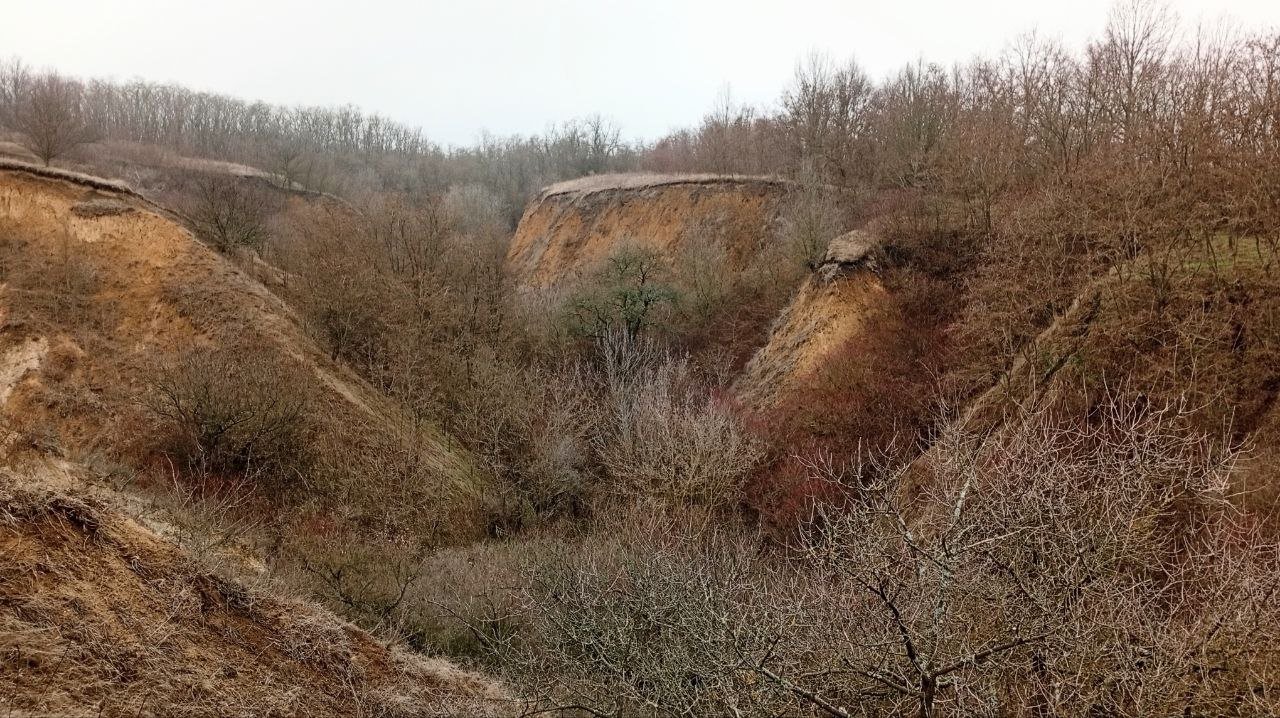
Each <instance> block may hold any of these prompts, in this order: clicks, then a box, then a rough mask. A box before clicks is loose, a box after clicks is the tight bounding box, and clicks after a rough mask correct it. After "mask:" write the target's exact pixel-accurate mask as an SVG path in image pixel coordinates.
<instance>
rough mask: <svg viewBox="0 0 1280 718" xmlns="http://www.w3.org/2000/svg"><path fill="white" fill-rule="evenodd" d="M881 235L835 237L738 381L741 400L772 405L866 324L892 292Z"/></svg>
mask: <svg viewBox="0 0 1280 718" xmlns="http://www.w3.org/2000/svg"><path fill="white" fill-rule="evenodd" d="M878 264H879V258H878V244H877V241H876V239H875V238H874V237H873V236H872V235H870V234H868V233H866V232H864V231H861V230H854V231H852V232H849V233H847V234H845V235H842V236H840V237H837V238H836V239H834V240H832V242H831V244H830V245H829V246H828V248H827V252H826V255H825V257H824V258H823V261H822V262H821V263H820V264H819V265H818V266H817V267H816V268H815V269H814V271H813V273H812V274H810V276H809V277H808V278H807V279H806V280H805V281H804V283H803V284H802V285H801V286H800V289H799V290H798V291H797V292H796V294H795V296H794V298H792V300H791V303H790V304H789V305H787V307H786V309H784V310H783V312H782V314H781V315H779V317H778V319H777V320H776V321H775V323H774V326H773V329H772V331H771V332H770V334H769V340H768V342H767V343H766V344H765V346H763V347H761V348H760V350H759V351H757V352H756V354H755V356H754V357H752V359H751V361H750V362H749V363H748V364H747V367H746V369H745V370H744V372H743V375H742V376H741V377H740V378H739V380H738V382H737V383H736V386H735V393H736V394H737V396H738V398H739V400H740V401H742V402H743V403H744V404H745V405H746V406H748V407H749V408H751V409H754V410H756V411H762V410H766V409H769V408H770V407H772V406H774V405H776V404H778V403H780V402H782V401H784V400H785V399H786V398H787V397H789V396H791V395H792V394H794V393H795V392H796V390H797V389H800V388H804V387H805V386H806V384H807V383H808V382H812V381H813V380H814V377H815V374H817V372H819V371H820V370H821V369H822V368H823V367H824V366H826V365H827V364H828V362H829V360H830V359H831V358H832V356H833V354H835V353H836V352H839V351H841V350H843V349H845V348H846V347H847V346H848V345H849V343H850V342H851V341H854V340H856V338H857V337H858V335H859V333H861V332H864V331H865V330H866V327H867V319H868V317H869V315H870V314H871V313H873V312H874V311H876V309H877V308H879V307H880V306H881V305H882V304H883V303H884V300H885V298H886V296H887V290H886V289H885V287H884V285H883V284H882V283H881V281H880V278H879V277H878V276H877V269H878Z"/></svg>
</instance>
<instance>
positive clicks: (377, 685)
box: [0, 460, 510, 718]
mask: <svg viewBox="0 0 1280 718" xmlns="http://www.w3.org/2000/svg"><path fill="white" fill-rule="evenodd" d="M504 698H505V696H504V694H503V691H502V689H501V688H500V687H498V686H497V685H495V684H493V683H492V682H490V681H488V680H486V679H484V678H482V677H481V676H478V675H475V674H471V673H468V672H466V671H462V670H460V669H458V668H456V667H454V666H452V665H450V664H449V663H447V662H445V661H440V660H435V659H429V658H425V657H422V656H418V655H414V654H410V653H407V652H405V651H403V650H401V649H399V648H388V647H386V646H384V645H382V644H381V643H379V642H378V641H376V640H374V638H373V637H372V636H370V635H369V634H367V633H365V632H364V631H361V630H359V629H358V628H356V627H354V626H352V625H350V624H347V623H345V622H343V621H341V620H340V619H338V618H336V617H334V616H333V615H332V614H329V613H326V612H325V611H323V610H321V609H319V608H317V607H315V606H312V605H309V604H306V603H304V602H301V601H295V600H288V599H280V598H275V597H272V596H270V595H268V594H267V593H265V592H263V591H261V590H258V589H253V588H250V587H246V586H244V585H242V584H240V583H237V582H234V581H230V580H227V579H224V578H221V577H219V576H218V575H216V574H214V573H211V572H209V571H208V570H207V569H205V568H203V567H202V566H201V565H200V564H199V563H198V562H196V561H194V560H192V558H191V557H190V556H188V555H187V554H185V553H184V552H183V551H181V550H179V549H178V548H177V547H175V546H173V545H172V544H170V543H168V542H166V541H164V540H162V539H161V538H159V537H158V536H156V535H155V534H153V533H152V532H151V531H150V530H148V529H147V528H145V527H143V526H142V525H141V524H139V523H138V522H137V521H135V520H133V519H131V518H129V517H128V516H127V515H125V514H124V513H122V512H121V511H120V510H119V509H117V508H115V507H114V506H113V505H112V504H111V503H110V502H109V501H108V500H106V499H104V498H102V497H101V496H95V495H93V494H92V493H90V492H89V491H88V490H87V489H86V488H84V487H83V485H81V483H80V478H79V477H78V476H76V472H75V470H74V468H71V467H69V466H68V465H67V464H65V463H64V462H63V463H59V462H53V461H47V460H37V461H27V462H25V464H24V466H23V468H22V469H21V470H19V471H16V472H15V471H10V470H4V469H0V711H3V712H4V713H5V714H6V715H58V716H176V715H184V716H245V717H246V718H247V717H248V716H268V715H278V716H286V715H299V716H302V715H306V716H349V715H379V716H406V717H408V716H438V715H484V714H502V713H506V712H509V709H510V703H509V702H506V701H504Z"/></svg>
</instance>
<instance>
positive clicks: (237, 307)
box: [0, 168, 466, 473]
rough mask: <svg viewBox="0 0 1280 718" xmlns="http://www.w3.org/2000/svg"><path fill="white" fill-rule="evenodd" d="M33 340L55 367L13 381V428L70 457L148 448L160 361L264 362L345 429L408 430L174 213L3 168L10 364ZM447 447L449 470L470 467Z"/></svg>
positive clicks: (4, 346) (0, 219)
mask: <svg viewBox="0 0 1280 718" xmlns="http://www.w3.org/2000/svg"><path fill="white" fill-rule="evenodd" d="M27 342H40V343H42V346H45V347H47V349H45V350H43V351H42V352H41V354H42V355H46V356H42V357H41V359H40V360H39V361H36V362H35V364H34V365H33V364H32V362H33V360H32V359H30V358H27V359H24V360H23V361H21V362H19V361H18V360H16V359H13V360H10V361H8V364H10V365H12V367H11V368H10V369H9V370H8V371H7V372H6V371H4V370H0V375H5V376H8V375H9V374H13V375H15V376H12V377H9V378H8V381H6V383H7V384H9V385H11V391H12V392H13V396H12V397H11V398H10V401H9V402H8V404H9V406H8V412H7V415H8V420H9V423H10V425H11V426H16V427H17V428H18V429H22V430H25V431H28V432H38V433H46V434H51V435H52V438H54V439H55V440H56V441H57V442H58V443H59V444H60V445H61V446H63V447H65V448H78V449H82V450H99V449H102V448H110V449H121V448H122V445H123V444H124V443H126V442H127V440H131V439H136V438H138V434H139V425H138V423H137V422H138V414H139V407H138V404H137V398H138V396H139V395H140V394H141V392H142V391H143V390H144V389H145V386H146V383H147V380H148V378H149V376H150V374H151V372H153V371H154V368H155V365H156V363H157V362H158V361H159V360H161V359H163V358H165V357H166V356H172V355H175V354H181V353H183V352H187V351H191V350H206V349H208V350H212V349H219V350H223V351H232V352H238V351H242V352H246V353H250V352H251V353H253V354H254V355H255V356H260V357H265V358H266V359H268V360H270V361H271V362H274V363H278V365H279V366H280V368H281V371H282V372H285V373H288V374H289V375H292V376H297V377H302V378H305V383H306V384H307V385H308V386H309V387H311V389H312V392H311V393H312V394H313V395H314V396H313V399H314V400H315V401H316V402H317V403H318V404H319V406H318V408H317V410H316V411H315V412H314V414H315V415H316V416H318V417H322V418H323V419H324V420H325V421H328V422H329V428H330V429H332V430H335V431H342V432H346V433H347V434H350V433H351V432H352V430H353V429H358V428H360V427H382V428H384V429H385V428H387V427H395V426H397V425H399V424H400V423H401V422H402V421H403V419H402V417H401V416H400V414H399V412H398V409H397V408H396V407H395V406H394V405H392V404H391V403H389V402H387V401H386V400H385V399H383V398H382V397H380V396H379V395H378V394H377V393H376V392H375V391H373V390H372V389H370V388H369V387H368V386H367V385H365V384H364V383H363V382H362V381H361V380H359V379H358V378H357V377H356V376H355V375H354V374H353V373H352V372H350V371H349V370H347V369H345V368H344V367H342V366H340V365H338V364H335V363H334V362H332V361H330V360H329V358H328V357H327V356H326V355H325V353H324V352H322V351H320V350H319V348H318V347H317V346H316V345H315V343H314V342H313V341H312V340H311V338H310V337H309V336H308V335H307V334H306V333H305V332H304V331H303V329H302V327H301V324H300V322H299V320H298V318H297V317H296V316H295V314H294V312H293V311H292V310H291V309H290V308H289V307H288V306H287V305H286V304H285V303H284V302H283V301H282V300H281V299H280V298H279V297H277V296H276V295H274V294H272V293H271V292H270V291H268V290H267V289H266V288H265V287H263V286H262V285H261V284H260V283H259V282H257V281H256V280H254V279H252V278H250V277H248V276H246V275H245V274H244V273H243V272H242V271H240V270H239V269H237V268H235V267H234V266H233V265H231V264H230V263H229V262H227V261H226V260H225V259H224V258H223V257H221V256H219V255H218V254H217V253H215V252H214V251H212V250H211V249H209V248H208V247H206V246H204V245H203V244H201V243H200V242H198V241H196V240H195V239H194V238H193V237H192V235H191V234H190V233H189V232H188V231H187V230H186V229H184V228H183V227H182V226H180V225H179V224H178V223H177V222H176V221H175V220H174V219H173V218H171V217H169V216H167V215H166V213H164V211H163V210H161V209H159V208H158V207H156V206H154V205H152V204H150V203H149V202H147V201H146V200H143V199H142V198H140V197H138V196H136V195H134V194H132V193H131V192H130V191H128V190H127V188H123V187H120V186H117V185H116V184H115V183H111V182H107V181H102V180H96V179H88V180H85V179H82V178H80V177H78V176H75V175H69V174H66V173H58V172H48V171H44V170H39V171H35V170H28V169H13V168H10V169H9V170H8V171H0V357H9V356H10V353H11V352H23V351H26V350H21V349H18V348H19V347H22V346H23V345H24V344H26V343H27ZM14 356H17V355H14ZM23 356H25V354H24V355H23ZM18 374H21V376H17V375H18ZM437 449H438V450H437V451H435V452H434V456H433V460H434V461H435V462H437V464H438V466H437V468H438V469H439V470H440V471H441V473H451V470H452V469H455V468H457V467H460V466H462V465H464V464H465V463H466V462H465V460H463V459H461V458H460V457H459V455H458V454H456V453H455V452H453V451H452V450H451V449H450V448H449V447H447V446H446V444H445V443H443V442H440V443H439V445H438V447H437Z"/></svg>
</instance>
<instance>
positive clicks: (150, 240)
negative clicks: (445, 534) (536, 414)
mask: <svg viewBox="0 0 1280 718" xmlns="http://www.w3.org/2000/svg"><path fill="white" fill-rule="evenodd" d="M214 355H216V356H218V357H222V358H235V357H253V358H254V360H255V361H256V362H258V363H259V364H261V365H264V366H270V367H271V368H272V369H273V372H274V374H273V376H275V377H278V378H279V380H280V381H288V382H291V383H297V384H298V385H299V386H301V387H305V390H306V400H307V402H308V416H310V417H314V422H315V424H316V425H315V426H313V427H311V428H310V431H311V432H313V434H312V435H310V436H311V438H312V439H313V440H315V441H316V442H318V443H319V444H322V445H326V446H328V447H329V450H330V451H333V452H334V453H339V454H342V455H343V456H345V457H346V458H347V460H352V458H353V457H352V454H353V453H355V452H357V451H360V450H365V449H367V448H368V447H371V446H375V447H376V446H377V444H376V442H375V443H368V444H366V443H362V442H365V440H366V438H368V439H369V440H370V441H371V442H373V439H374V438H382V439H385V437H387V436H393V437H394V436H399V435H401V434H404V433H406V432H410V431H413V429H411V428H410V423H409V422H408V421H407V420H405V419H404V418H403V417H402V416H401V412H400V409H399V407H397V406H395V405H394V404H393V403H391V402H389V401H388V400H386V399H385V398H383V397H382V396H381V395H379V394H378V393H377V392H376V391H374V390H373V389H371V388H370V387H369V386H368V385H367V384H365V383H364V382H363V381H361V380H360V379H359V378H358V377H356V376H355V375H354V374H353V373H351V372H350V371H349V370H347V369H346V368H345V367H343V366H341V365H339V364H337V363H335V362H333V361H331V360H330V359H329V358H328V357H327V356H326V355H325V354H324V353H323V352H321V351H320V350H319V349H318V347H317V346H316V345H315V344H314V343H313V342H312V340H311V339H310V337H309V336H308V335H307V333H306V332H305V331H304V330H303V328H302V327H301V325H300V323H299V321H298V319H297V317H295V315H294V313H293V312H292V311H291V310H290V308H289V307H288V306H287V305H286V304H285V303H284V302H283V301H281V300H280V299H279V298H278V297H277V296H275V295H274V294H272V293H271V292H269V291H268V290H266V289H265V288H264V287H263V286H262V285H261V284H259V283H258V282H257V281H255V280H253V279H251V278H249V277H247V276H246V275H245V274H244V273H243V272H241V271H240V270H238V269H236V268H235V267H234V266H232V265H231V264H230V263H228V262H227V261H226V260H225V259H224V258H223V257H221V256H220V255H218V254H216V253H215V252H213V251H212V250H210V249H209V248H207V247H205V246H204V245H203V244H201V243H200V242H198V241H196V240H195V239H194V238H193V237H192V235H191V234H190V233H189V232H188V231H187V230H186V229H184V228H183V227H182V226H181V225H180V224H179V223H178V221H177V220H176V218H174V217H172V216H170V215H169V214H168V213H167V212H166V211H165V210H163V209H162V208H160V207H157V206H155V205H153V204H151V203H150V202H148V201H146V200H145V199H143V198H141V197H139V196H138V195H136V194H135V193H133V192H132V191H131V190H129V188H127V187H125V186H123V185H121V184H119V183H116V182H112V181H107V180H102V179H99V178H93V177H85V176H80V175H75V174H71V173H65V172H59V171H52V170H45V169H40V168H29V167H24V166H21V165H16V164H9V165H6V166H4V167H3V168H0V655H3V659H2V660H0V710H5V711H8V712H14V713H15V714H23V715H129V716H133V715H144V716H145V715H179V714H190V715H210V716H213V715H219V716H223V715H244V716H250V715H333V716H339V715H342V716H345V715H362V714H363V715H406V716H410V715H424V716H425V715H439V714H441V713H445V712H461V713H472V712H476V711H481V710H484V711H490V712H492V711H493V710H497V709H496V708H494V706H496V705H497V704H496V703H494V702H493V701H494V700H496V698H497V697H498V696H499V693H500V691H499V689H498V688H497V687H495V686H494V685H493V684H491V683H490V682H487V681H486V680H484V679H482V678H480V677H478V676H473V675H470V674H466V673H464V672H460V671H458V670H457V669H455V668H453V667H452V666H450V665H449V664H447V663H445V662H442V661H433V660H427V659H424V658H422V657H420V656H413V655H409V654H406V653H402V652H399V651H397V650H391V649H388V648H387V647H385V646H383V645H381V644H379V643H378V642H377V641H376V640H375V639H373V638H372V637H371V636H370V635H369V634H367V633H364V632H363V631H360V630H358V629H356V628H355V627H353V626H350V625H347V624H346V623H344V622H342V621H341V620H339V619H337V618H336V617H335V616H333V615H332V614H330V613H328V612H326V611H324V610H323V609H320V608H318V607H315V606H312V605H309V604H306V603H303V602H297V601H291V600H282V599H278V598H272V597H270V595H268V594H267V593H265V592H262V591H257V590H253V589H250V588H247V587H245V586H243V585H239V584H237V583H235V582H234V581H230V580H227V579H224V578H219V577H218V576H217V575H215V574H214V573H213V572H212V571H210V570H208V569H206V568H204V567H203V565H202V564H201V562H199V561H197V560H195V559H194V558H192V557H191V556H190V555H188V554H187V553H185V551H184V550H183V549H181V548H179V547H178V546H176V545H174V544H171V543H169V542H168V541H167V540H166V539H164V538H162V537H161V536H159V535H157V534H155V533H152V531H151V530H150V529H148V528H146V527H144V526H143V525H142V524H141V523H139V522H138V521H137V520H135V519H133V518H131V517H130V514H129V512H130V511H133V510H134V508H135V507H136V506H137V505H138V501H139V499H138V497H136V496H134V495H131V494H130V495H126V494H122V493H117V492H116V490H115V488H118V487H115V488H113V487H112V486H106V485H104V484H103V483H102V482H101V481H99V480H98V479H96V478H95V477H96V476H98V475H99V474H100V473H101V472H99V471H97V470H94V471H90V470H88V468H87V466H88V465H89V464H95V465H97V464H103V465H108V466H111V465H116V462H125V463H127V464H129V465H130V466H132V467H134V468H135V469H136V470H137V471H138V472H139V473H144V474H145V472H146V471H147V467H148V466H150V465H157V466H158V467H166V466H169V464H168V463H167V462H165V461H163V460H159V461H157V460H156V459H162V457H160V456H158V455H157V453H158V452H159V449H158V447H157V445H156V443H155V436H154V435H153V428H154V427H153V421H152V420H151V419H149V415H148V414H147V412H146V411H145V410H144V409H143V408H142V402H141V401H140V398H141V397H143V396H144V395H146V393H147V392H148V391H149V390H150V389H151V384H152V383H153V382H154V379H155V376H156V374H157V373H159V372H163V371H164V369H165V368H166V367H167V366H169V365H171V364H172V363H173V361H174V360H175V359H181V358H182V357H190V356H214ZM203 366H204V367H205V368H206V369H209V368H210V367H212V369H210V370H211V371H217V370H218V369H217V367H218V366H219V365H217V364H205V365H203ZM418 431H419V432H420V430H418ZM414 436H415V437H417V438H420V439H422V437H421V435H420V433H415V434H414ZM433 437H434V438H433ZM423 441H424V442H425V443H422V442H420V443H417V444H415V445H414V447H415V449H416V450H418V453H417V454H415V461H417V460H420V461H421V462H422V463H423V464H426V465H428V466H430V467H431V468H433V469H434V473H430V472H429V473H426V474H416V475H415V476H417V477H423V476H427V475H431V476H436V477H440V481H441V484H440V485H438V486H435V485H433V486H425V487H421V490H426V491H430V492H431V493H432V494H433V495H445V494H449V493H451V492H452V491H453V489H454V488H455V487H453V486H450V485H447V482H448V481H449V480H450V477H455V476H463V475H466V476H468V477H470V476H471V474H472V473H474V472H469V469H468V461H467V458H466V457H465V456H464V455H462V454H461V453H460V452H458V451H456V450H454V449H453V448H452V447H451V446H450V445H449V444H448V442H446V441H445V440H443V439H442V438H439V437H436V436H435V435H432V434H428V436H427V437H425V439H423ZM166 476H167V475H166ZM477 490H478V489H477ZM420 508H421V509H423V510H426V511H427V512H430V511H431V510H432V505H430V504H423V505H422V506H421V507H420ZM442 511H443V509H442ZM434 518H437V519H439V520H442V521H447V520H448V518H447V517H444V516H443V515H436V516H435V517H434Z"/></svg>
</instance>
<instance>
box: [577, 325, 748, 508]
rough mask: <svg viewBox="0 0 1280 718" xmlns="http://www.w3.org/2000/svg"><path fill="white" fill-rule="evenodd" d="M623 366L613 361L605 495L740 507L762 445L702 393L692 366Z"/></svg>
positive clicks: (603, 445) (603, 437) (603, 454)
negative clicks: (741, 498)
mask: <svg viewBox="0 0 1280 718" xmlns="http://www.w3.org/2000/svg"><path fill="white" fill-rule="evenodd" d="M617 341H620V342H623V343H625V340H617ZM613 354H614V355H615V356H616V355H617V354H622V355H623V356H625V355H626V354H625V352H613ZM619 363H620V360H619V359H617V358H615V359H614V360H613V361H611V362H610V365H611V368H610V369H609V370H608V375H609V377H610V379H609V387H608V398H607V402H608V404H607V406H608V414H607V419H606V422H607V423H606V427H607V428H606V429H605V430H604V431H601V432H600V433H599V434H598V439H597V442H596V450H597V451H598V452H599V454H600V458H601V463H602V464H603V467H604V470H605V472H606V475H607V478H606V479H605V480H604V482H603V483H602V489H603V490H604V491H605V492H606V493H607V494H611V495H613V496H616V497H642V496H647V497H655V498H660V499H663V500H667V501H671V502H674V503H676V504H701V505H706V506H733V505H735V504H736V503H737V501H738V500H739V499H740V497H741V491H742V484H743V482H744V481H745V479H746V476H747V474H748V472H750V471H751V469H752V468H753V467H754V466H755V463H756V461H757V460H758V459H759V458H760V449H759V447H758V445H757V443H756V441H755V440H754V439H753V438H752V437H751V436H750V435H749V434H748V433H747V432H746V431H745V430H744V429H743V428H742V427H741V426H739V424H738V422H737V419H736V418H735V417H734V416H733V414H732V412H731V411H730V410H729V409H728V408H727V407H725V406H721V405H717V404H716V403H715V402H714V400H712V399H709V398H708V397H707V396H706V395H705V394H704V393H703V392H701V391H699V387H698V386H697V385H696V381H695V379H694V378H693V376H692V372H691V370H690V367H689V363H688V360H687V359H680V358H669V357H668V358H666V359H665V360H664V361H662V362H661V363H660V364H657V365H656V366H648V367H643V366H642V367H623V366H619Z"/></svg>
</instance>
